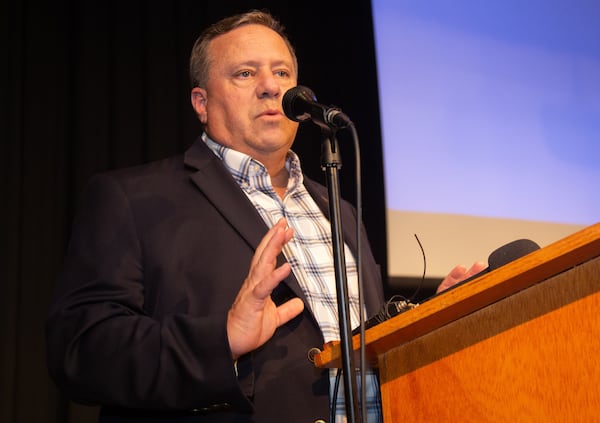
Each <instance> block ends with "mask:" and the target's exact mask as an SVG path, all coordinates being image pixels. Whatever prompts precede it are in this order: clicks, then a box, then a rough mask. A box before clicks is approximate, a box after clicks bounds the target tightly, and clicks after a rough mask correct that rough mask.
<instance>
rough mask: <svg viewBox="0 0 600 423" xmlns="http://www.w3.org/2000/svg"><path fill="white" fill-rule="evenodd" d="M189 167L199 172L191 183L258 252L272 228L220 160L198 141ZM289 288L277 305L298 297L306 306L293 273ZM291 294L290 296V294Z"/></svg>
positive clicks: (189, 155)
mask: <svg viewBox="0 0 600 423" xmlns="http://www.w3.org/2000/svg"><path fill="white" fill-rule="evenodd" d="M184 163H185V164H186V166H188V167H190V168H193V169H196V172H194V173H192V174H191V175H190V178H191V180H192V182H193V183H194V184H195V185H196V186H197V187H198V188H199V189H200V191H202V193H203V194H204V195H205V196H206V198H207V199H208V201H210V202H211V203H212V204H213V205H214V207H215V208H216V209H217V210H219V212H220V213H221V215H222V216H223V217H224V218H225V219H226V220H227V221H228V222H229V224H230V225H231V226H232V227H233V228H235V230H236V231H238V233H239V234H240V236H241V237H242V238H243V239H244V240H245V242H246V243H248V245H249V246H250V247H251V248H252V249H253V250H256V248H257V247H258V244H260V241H261V240H262V238H263V237H264V236H265V234H266V233H267V231H268V230H269V228H268V227H267V225H266V224H265V222H264V221H263V219H262V217H261V216H260V214H259V213H258V211H257V210H256V209H255V208H254V206H253V205H252V203H251V202H250V200H248V197H246V195H245V194H244V193H243V191H242V190H241V189H240V187H239V186H238V184H237V183H236V182H235V180H234V179H233V177H232V176H231V174H230V173H229V171H228V170H227V169H226V168H225V166H224V165H223V163H222V162H221V160H220V159H219V158H218V157H217V156H215V154H214V153H213V152H212V151H211V150H210V149H209V148H208V147H207V146H206V144H204V142H203V141H202V140H200V139H198V140H197V141H196V142H195V143H194V144H193V145H192V146H191V147H190V148H189V149H188V150H187V151H186V153H185V156H184ZM285 262H286V260H285V257H284V256H283V254H279V256H278V257H277V266H281V265H282V264H283V263H285ZM285 283H286V284H287V285H288V287H289V288H286V287H284V286H281V287H278V288H277V289H276V290H275V291H274V292H273V294H272V297H273V300H274V301H275V303H277V304H281V303H283V302H284V301H286V300H288V299H290V298H292V297H294V296H297V297H300V298H301V299H302V301H304V303H305V304H307V300H306V297H305V295H304V292H303V291H302V288H300V285H299V283H298V281H297V280H296V278H295V277H294V276H293V274H290V276H289V277H288V278H287V279H286V280H285ZM290 290H291V291H292V292H291V293H290V292H289V291H290Z"/></svg>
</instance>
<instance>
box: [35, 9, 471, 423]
mask: <svg viewBox="0 0 600 423" xmlns="http://www.w3.org/2000/svg"><path fill="white" fill-rule="evenodd" d="M190 63H191V77H192V83H193V89H192V94H191V100H192V106H193V108H194V110H195V111H196V113H197V115H198V118H199V120H200V122H201V123H202V125H203V127H204V133H203V135H202V137H201V138H200V139H199V140H198V141H197V142H196V143H195V144H194V145H193V146H192V147H191V148H190V149H189V150H188V151H186V153H185V154H184V155H183V156H181V157H175V158H171V159H166V160H163V161H160V162H157V163H151V164H148V165H144V166H140V167H137V168H131V169H124V170H119V171H114V172H109V173H106V174H103V175H99V176H97V177H95V178H94V179H93V180H92V181H91V182H90V184H89V186H88V188H87V190H86V193H85V195H84V198H83V201H82V204H81V209H80V211H79V213H78V217H77V219H76V220H75V222H74V226H73V235H72V239H71V243H70V246H69V251H68V253H67V258H66V262H65V270H64V272H63V274H62V276H61V279H60V283H59V286H58V289H57V296H56V299H55V301H54V303H53V305H52V307H51V310H50V315H49V319H48V324H47V338H48V363H49V368H50V372H51V375H52V376H53V378H54V379H55V380H56V382H57V383H58V385H59V386H61V387H62V388H63V389H64V390H65V391H66V392H67V393H68V394H69V395H70V396H71V397H72V398H73V399H75V400H78V401H82V402H85V403H93V404H101V405H102V406H103V408H102V411H101V417H100V419H101V421H104V422H134V421H135V422H140V421H153V422H157V421H163V422H175V421H178V422H179V421H186V422H188V421H189V422H192V421H197V422H201V421H202V422H205V421H206V422H233V421H235V422H280V421H290V422H296V421H297V422H314V421H319V420H323V421H328V420H329V419H328V416H329V408H330V374H329V372H328V371H327V370H321V369H317V368H315V367H314V365H313V364H312V363H311V362H310V360H309V357H308V351H309V350H310V349H311V348H314V347H317V348H319V347H320V346H322V345H323V343H324V342H325V341H328V340H330V339H335V337H336V336H337V333H336V324H337V322H336V320H335V301H334V300H335V286H334V284H333V283H332V281H333V272H332V271H331V270H332V266H333V263H332V255H331V254H332V253H331V248H330V233H329V229H328V221H327V214H328V206H327V193H326V190H325V189H324V187H322V186H320V185H318V184H316V183H315V182H313V181H310V180H308V179H307V178H304V177H303V175H302V173H301V170H300V165H299V161H298V159H297V157H296V156H295V155H294V154H293V153H292V152H291V151H290V147H291V145H292V143H293V140H294V137H295V134H296V130H297V123H295V122H292V121H290V120H289V119H287V118H286V117H285V116H284V115H283V113H282V107H281V98H282V96H283V94H284V93H285V91H286V90H287V89H289V88H291V87H293V86H295V85H296V82H297V72H298V69H297V62H296V57H295V54H294V51H293V48H292V47H291V45H290V43H289V42H288V40H287V38H286V37H285V35H284V34H283V29H282V27H281V26H280V25H279V23H278V22H277V21H275V20H274V19H273V18H272V17H271V16H270V15H268V14H266V13H262V12H249V13H247V14H244V15H239V16H234V17H231V18H227V19H224V20H223V21H220V22H218V23H217V24H215V25H213V26H212V27H210V28H209V29H208V30H207V31H205V32H204V33H203V34H202V35H201V37H200V38H199V40H198V41H197V42H196V45H195V46H194V49H193V52H192V58H191V62H190ZM355 220H356V217H355V215H354V211H353V209H352V207H351V206H350V205H349V204H347V203H343V204H342V221H343V223H344V226H345V227H344V238H345V241H346V261H347V265H348V274H349V282H350V286H351V287H350V291H351V301H352V305H353V306H352V309H353V318H354V322H356V319H357V311H358V304H357V303H356V263H355V261H354V255H355V253H356V248H357V244H356V243H357V239H356V236H355V233H354V230H353V228H354V225H355ZM363 239H365V240H366V236H364V237H363ZM363 251H365V254H364V263H363V266H364V273H363V283H364V287H365V308H366V312H367V315H372V314H374V313H375V312H376V311H378V310H379V308H380V307H381V304H382V301H383V298H382V287H381V278H380V274H379V270H378V267H377V265H376V263H375V261H374V259H373V256H372V254H371V252H370V250H369V248H368V245H366V244H365V245H364V248H363ZM455 271H456V269H455ZM458 273H464V269H462V270H459V271H458ZM468 273H469V272H467V274H465V275H455V276H457V277H459V278H460V277H466V276H468ZM452 282H453V279H452V280H450V279H449V280H447V281H446V283H448V284H451V283H452ZM372 379H373V377H372V376H371V380H372ZM371 394H372V395H371V397H373V392H372V389H371ZM372 405H373V407H372V408H373V410H372V411H373V413H374V415H375V416H376V415H377V413H378V410H377V403H376V401H375V402H373V404H372Z"/></svg>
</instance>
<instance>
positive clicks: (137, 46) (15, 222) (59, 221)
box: [0, 0, 386, 423]
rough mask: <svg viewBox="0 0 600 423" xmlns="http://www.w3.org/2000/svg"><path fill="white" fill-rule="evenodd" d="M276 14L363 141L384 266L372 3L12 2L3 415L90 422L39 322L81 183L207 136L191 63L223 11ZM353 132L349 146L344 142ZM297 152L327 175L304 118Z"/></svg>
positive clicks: (325, 98)
mask: <svg viewBox="0 0 600 423" xmlns="http://www.w3.org/2000/svg"><path fill="white" fill-rule="evenodd" d="M254 8H257V9H268V10H269V11H271V12H272V13H273V14H274V15H276V16H278V17H279V18H280V19H281V20H282V22H283V23H284V24H285V26H286V27H287V29H288V33H289V35H290V38H291V41H292V42H293V43H294V44H295V46H296V48H297V54H298V58H299V61H300V78H299V81H300V83H301V84H303V85H307V86H309V87H311V88H312V89H313V90H314V91H315V93H316V94H317V96H318V97H319V100H320V101H321V102H323V103H327V104H329V103H335V104H336V105H338V106H341V107H342V108H343V110H344V112H346V114H348V115H349V116H350V117H351V118H352V119H353V120H354V121H355V123H356V126H357V129H358V132H359V135H360V137H361V149H362V164H363V188H364V203H365V207H364V220H365V223H366V226H367V230H368V232H369V238H370V240H371V243H372V245H373V248H374V253H375V256H376V258H377V259H378V261H379V263H381V265H382V271H383V273H384V275H385V272H386V248H385V239H386V238H385V207H384V186H383V170H382V158H381V141H380V138H381V137H380V129H379V112H378V96H377V81H376V68H375V59H374V47H373V32H372V22H371V9H370V2H369V1H368V0H356V1H337V0H336V1H330V2H323V1H316V0H306V1H301V2H294V3H290V4H284V2H281V1H263V2H255V1H241V0H240V1H219V2H205V1H200V0H194V1H192V0H164V1H142V0H133V1H127V0H125V1H123V0H119V1H117V0H105V1H79V0H70V1H69V0H55V1H52V2H46V1H40V0H30V1H26V0H23V1H10V0H9V1H8V2H6V3H4V4H3V5H1V6H0V20H1V21H0V22H1V24H0V27H1V28H2V37H0V38H1V41H0V43H1V47H2V50H1V52H2V58H3V59H4V60H2V63H3V65H2V66H0V68H1V69H2V74H0V75H2V78H0V79H1V82H0V84H1V85H0V87H1V88H0V89H1V92H0V95H1V98H2V102H1V103H2V106H1V107H2V113H1V124H2V126H1V128H2V135H1V136H2V147H1V148H2V149H1V156H2V176H3V177H2V183H1V184H0V186H1V187H2V193H1V198H2V203H3V204H2V208H1V209H2V214H3V218H2V223H3V225H4V228H3V231H2V233H3V234H4V237H5V238H6V239H7V242H4V245H5V246H6V247H5V248H6V250H4V253H2V254H1V255H0V256H1V257H2V259H3V263H1V266H0V267H1V269H2V284H3V292H2V295H1V298H2V300H1V303H0V329H1V330H0V344H1V345H2V346H1V349H0V351H1V356H0V384H1V385H0V387H1V391H0V421H2V422H27V423H35V422H91V421H95V419H96V414H97V409H96V408H95V407H87V406H81V405H75V404H73V403H71V402H69V401H68V400H67V399H66V398H65V397H64V396H63V395H62V394H61V393H60V392H59V391H58V390H57V388H56V387H55V386H54V385H53V383H52V381H51V380H50V379H49V377H48V375H47V370H46V362H45V345H44V336H43V330H44V319H45V315H46V311H47V308H48V304H49V301H50V298H51V295H52V290H53V287H54V284H55V280H56V276H57V274H58V273H59V272H60V268H61V264H62V259H63V253H64V251H65V248H66V244H67V242H68V237H69V230H70V224H71V220H72V218H73V214H74V211H75V206H76V203H77V200H78V197H79V194H80V192H81V189H82V186H83V185H84V184H85V182H86V181H87V179H88V178H89V177H90V176H91V175H92V174H94V173H96V172H99V171H103V170H106V169H111V168H117V167H123V166H130V165H135V164H139V163H143V162H147V161H151V160H155V159H159V158H163V157H166V156H169V155H172V154H175V153H179V152H182V151H183V150H184V149H185V148H186V147H187V146H189V145H190V144H191V143H192V142H193V141H194V139H195V138H196V137H197V136H198V134H199V130H200V127H199V124H198V122H197V121H196V118H195V116H194V114H193V113H192V109H191V106H190V101H189V90H190V87H189V83H188V77H187V68H188V65H187V61H188V56H189V51H190V49H191V46H192V44H193V42H194V40H195V38H196V37H197V35H198V34H199V32H200V31H201V30H202V29H203V28H204V27H205V26H206V25H208V24H209V23H212V22H214V21H215V20H217V19H219V18H221V17H224V16H227V15H230V14H232V13H237V12H241V11H246V10H249V9H254ZM339 139H340V143H341V150H342V152H343V158H344V167H343V169H342V172H341V185H342V195H343V196H344V197H345V198H347V199H349V200H350V201H354V199H355V195H354V190H355V182H354V178H355V175H354V152H353V147H352V144H351V143H350V142H349V141H350V138H349V137H348V136H346V135H344V134H340V136H339ZM346 140H348V141H346ZM294 150H295V151H296V152H297V153H298V154H299V155H300V157H301V159H302V163H303V167H304V169H305V171H306V173H308V174H309V175H310V176H311V177H313V178H316V179H318V180H320V181H324V175H323V172H322V171H321V169H320V135H319V131H318V129H317V128H316V127H315V126H314V125H311V124H303V125H302V128H301V130H300V132H299V135H298V138H297V141H296V143H295V145H294Z"/></svg>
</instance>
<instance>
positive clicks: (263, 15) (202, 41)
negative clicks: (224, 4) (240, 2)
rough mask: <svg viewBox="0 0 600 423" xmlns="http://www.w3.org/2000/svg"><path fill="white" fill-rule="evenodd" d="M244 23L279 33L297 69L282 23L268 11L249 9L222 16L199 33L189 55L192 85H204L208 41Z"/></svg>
mask: <svg viewBox="0 0 600 423" xmlns="http://www.w3.org/2000/svg"><path fill="white" fill-rule="evenodd" d="M244 25H263V26H266V27H267V28H270V29H272V30H273V31H275V32H276V33H277V34H279V36H280V37H281V38H283V41H285V44H286V45H287V48H288V50H289V51H290V54H291V55H292V59H293V61H294V67H295V71H296V72H297V71H298V59H297V58H296V52H295V51H294V47H293V46H292V44H291V43H290V40H289V39H288V37H287V35H286V34H285V28H284V27H283V25H282V24H281V23H280V22H279V21H278V20H277V19H275V18H274V17H273V16H272V15H271V14H270V13H268V12H265V11H260V10H251V11H249V12H246V13H242V14H239V15H234V16H230V17H228V18H224V19H222V20H220V21H218V22H216V23H214V24H212V25H211V26H209V27H208V28H206V29H205V30H204V31H203V32H202V33H201V34H200V36H199V37H198V39H197V40H196V42H195V43H194V47H193V48H192V54H191V56H190V81H191V84H192V87H206V81H207V79H208V70H209V67H210V61H209V57H208V46H209V45H210V42H211V41H212V40H213V39H215V38H216V37H218V36H219V35H223V34H225V33H227V32H229V31H232V30H234V29H236V28H239V27H241V26H244Z"/></svg>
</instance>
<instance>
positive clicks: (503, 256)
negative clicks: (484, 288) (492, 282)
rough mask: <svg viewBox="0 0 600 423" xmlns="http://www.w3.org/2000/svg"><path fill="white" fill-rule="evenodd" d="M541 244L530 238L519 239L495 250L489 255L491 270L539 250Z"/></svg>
mask: <svg viewBox="0 0 600 423" xmlns="http://www.w3.org/2000/svg"><path fill="white" fill-rule="evenodd" d="M539 249H540V246H539V245H537V244H536V243H535V242H533V241H531V240H530V239H517V240H516V241H512V242H509V243H508V244H506V245H503V246H502V247H500V248H498V249H496V250H494V251H493V252H492V253H491V254H490V255H489V257H488V265H489V270H494V269H497V268H498V267H501V266H504V265H505V264H508V263H510V262H511V261H513V260H516V259H518V258H520V257H523V256H524V255H527V254H529V253H532V252H534V251H535V250H539Z"/></svg>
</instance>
